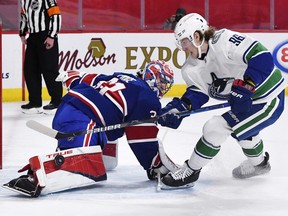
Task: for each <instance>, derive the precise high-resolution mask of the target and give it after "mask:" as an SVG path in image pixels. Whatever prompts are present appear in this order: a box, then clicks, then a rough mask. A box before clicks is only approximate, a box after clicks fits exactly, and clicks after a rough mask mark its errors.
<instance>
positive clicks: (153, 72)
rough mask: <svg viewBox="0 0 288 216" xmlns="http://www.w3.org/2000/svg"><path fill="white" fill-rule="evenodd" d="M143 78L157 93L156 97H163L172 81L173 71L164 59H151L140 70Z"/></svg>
mask: <svg viewBox="0 0 288 216" xmlns="http://www.w3.org/2000/svg"><path fill="white" fill-rule="evenodd" d="M142 73H143V80H144V81H146V83H147V84H148V85H149V86H150V88H151V89H152V90H153V91H155V92H156V93H157V96H158V97H160V98H161V97H163V95H165V94H166V93H167V92H168V91H169V90H170V88H171V87H172V85H173V83H174V73H173V70H172V69H171V68H170V66H169V65H168V64H166V63H165V62H164V61H160V60H157V61H152V62H150V63H149V64H148V65H147V66H146V67H145V69H144V70H143V71H142Z"/></svg>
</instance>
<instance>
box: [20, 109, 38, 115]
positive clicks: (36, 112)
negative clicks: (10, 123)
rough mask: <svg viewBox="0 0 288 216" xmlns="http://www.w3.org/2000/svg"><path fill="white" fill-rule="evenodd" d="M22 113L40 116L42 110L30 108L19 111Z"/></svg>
mask: <svg viewBox="0 0 288 216" xmlns="http://www.w3.org/2000/svg"><path fill="white" fill-rule="evenodd" d="M21 110H22V113H24V114H28V115H33V114H42V113H43V110H42V108H31V109H21Z"/></svg>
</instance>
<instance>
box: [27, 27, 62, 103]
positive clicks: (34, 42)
mask: <svg viewBox="0 0 288 216" xmlns="http://www.w3.org/2000/svg"><path fill="white" fill-rule="evenodd" d="M46 38H47V33H46V32H40V33H34V34H29V37H28V39H27V47H26V52H25V60H24V76H25V82H26V85H27V89H28V93H29V102H30V103H31V104H32V105H34V106H42V76H43V79H44V81H45V84H46V87H47V89H48V93H49V95H50V97H51V103H53V104H55V105H59V104H60V102H61V97H62V93H63V89H62V83H61V82H56V81H55V79H56V77H57V76H58V74H59V72H58V60H59V47H58V39H57V38H55V40H54V46H53V47H52V48H51V49H46V45H45V44H44V41H45V40H46Z"/></svg>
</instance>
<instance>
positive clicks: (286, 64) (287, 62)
mask: <svg viewBox="0 0 288 216" xmlns="http://www.w3.org/2000/svg"><path fill="white" fill-rule="evenodd" d="M273 58H274V61H275V65H276V66H277V67H278V68H279V69H280V70H282V71H283V72H286V73H288V40H286V41H283V42H281V43H280V44H278V45H277V46H276V47H275V49H274V50H273Z"/></svg>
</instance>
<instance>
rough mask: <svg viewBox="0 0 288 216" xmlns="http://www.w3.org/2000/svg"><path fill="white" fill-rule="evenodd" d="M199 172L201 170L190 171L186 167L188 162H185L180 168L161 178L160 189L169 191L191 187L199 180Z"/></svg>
mask: <svg viewBox="0 0 288 216" xmlns="http://www.w3.org/2000/svg"><path fill="white" fill-rule="evenodd" d="M200 171H201V169H200V170H193V169H191V168H190V167H189V165H188V160H186V161H185V163H184V165H183V166H182V167H181V168H179V169H178V170H176V171H174V172H170V173H168V174H167V175H166V176H164V177H162V178H161V181H162V183H163V184H162V187H161V189H164V190H169V189H182V188H189V187H193V186H194V183H195V181H197V180H198V178H199V175H200Z"/></svg>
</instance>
